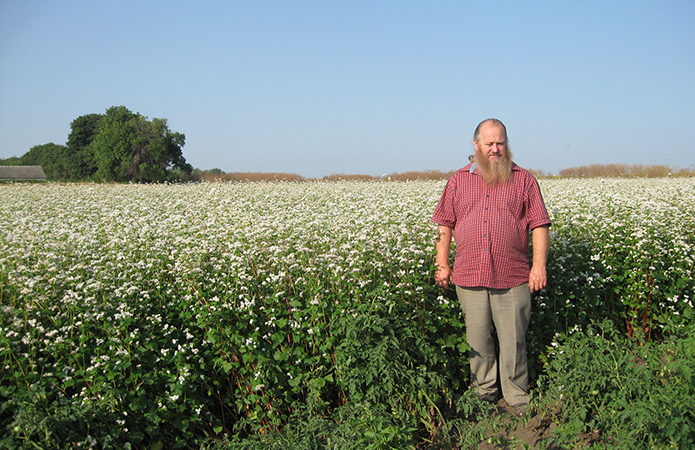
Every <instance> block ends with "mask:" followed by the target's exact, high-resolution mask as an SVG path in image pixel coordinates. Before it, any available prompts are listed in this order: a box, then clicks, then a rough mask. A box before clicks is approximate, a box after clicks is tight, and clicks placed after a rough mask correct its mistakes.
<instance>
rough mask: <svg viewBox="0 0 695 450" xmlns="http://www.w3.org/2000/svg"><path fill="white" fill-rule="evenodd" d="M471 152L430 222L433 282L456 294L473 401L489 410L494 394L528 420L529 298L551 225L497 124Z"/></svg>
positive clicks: (542, 277)
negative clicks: (433, 236) (433, 239)
mask: <svg viewBox="0 0 695 450" xmlns="http://www.w3.org/2000/svg"><path fill="white" fill-rule="evenodd" d="M473 146H474V147H475V156H474V158H473V162H471V163H470V164H468V165H467V166H465V167H463V168H462V169H460V170H458V171H457V172H456V173H455V174H454V175H453V176H452V177H451V179H449V181H448V183H447V185H446V188H445V189H444V192H443V193H442V196H441V199H440V200H439V203H438V204H437V207H436V209H435V211H434V214H433V216H432V221H433V222H435V223H436V224H437V225H438V227H437V233H438V239H437V242H436V244H435V248H436V266H437V271H436V273H435V281H436V283H437V285H439V286H441V287H443V288H445V289H446V288H448V287H449V285H450V284H454V285H455V286H456V294H457V296H458V299H459V303H460V304H461V308H462V309H463V312H464V314H465V320H466V338H467V340H468V345H469V346H470V347H471V351H470V368H471V385H472V386H474V387H475V390H476V393H477V394H478V396H480V397H481V398H482V399H484V400H487V401H491V402H495V401H496V400H497V399H498V398H499V394H500V390H501V394H502V395H503V396H504V399H505V400H506V402H507V403H508V404H509V405H510V406H512V407H513V408H514V413H515V414H516V415H517V416H523V415H524V414H527V413H528V412H529V411H528V404H529V388H528V384H529V380H528V360H527V352H526V331H527V329H528V324H529V320H530V316H531V293H532V292H535V291H538V290H540V289H543V288H544V287H545V286H546V283H547V275H546V267H545V266H546V257H547V253H548V244H549V232H548V228H549V227H550V218H549V216H548V212H547V211H546V208H545V204H544V203H543V198H542V196H541V191H540V188H539V186H538V182H537V181H536V179H535V178H534V177H533V176H532V175H531V174H530V173H529V172H528V171H526V170H524V169H522V168H521V167H519V166H517V165H516V164H514V162H512V155H511V152H510V151H509V144H508V139H507V129H506V127H505V126H504V124H503V123H502V122H500V121H499V120H497V119H486V120H484V121H482V122H481V123H480V124H479V125H478V127H477V128H476V129H475V133H474V134H473ZM529 230H532V236H533V237H532V243H533V257H532V264H531V265H529ZM452 237H453V239H454V241H455V243H456V256H455V258H454V269H453V271H452V269H451V267H450V265H449V251H450V249H451V242H452ZM494 332H496V333H497V340H498V342H499V360H498V357H497V354H496V351H495V341H494V335H493V333H494ZM498 374H499V381H498Z"/></svg>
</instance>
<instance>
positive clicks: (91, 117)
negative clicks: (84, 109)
mask: <svg viewBox="0 0 695 450" xmlns="http://www.w3.org/2000/svg"><path fill="white" fill-rule="evenodd" d="M103 117H104V116H103V114H96V113H95V114H86V115H84V116H80V117H78V118H77V119H75V120H73V121H72V122H71V123H70V130H71V131H70V134H69V135H68V141H67V161H66V164H67V166H68V171H69V172H70V177H71V178H72V179H74V180H84V179H88V178H90V177H91V176H92V175H94V174H95V173H96V171H97V165H96V161H95V160H94V153H93V151H92V149H91V147H90V144H91V143H92V141H93V140H94V137H95V136H96V134H97V126H98V124H99V121H100V120H101V119H102V118H103Z"/></svg>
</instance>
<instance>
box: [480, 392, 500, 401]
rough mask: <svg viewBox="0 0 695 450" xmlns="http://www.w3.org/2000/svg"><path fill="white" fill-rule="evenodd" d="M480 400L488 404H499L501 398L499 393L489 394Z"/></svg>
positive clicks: (482, 396)
mask: <svg viewBox="0 0 695 450" xmlns="http://www.w3.org/2000/svg"><path fill="white" fill-rule="evenodd" d="M479 398H480V400H482V401H484V402H488V403H497V400H499V399H500V396H499V394H498V393H497V392H494V393H489V394H485V395H481V396H479Z"/></svg>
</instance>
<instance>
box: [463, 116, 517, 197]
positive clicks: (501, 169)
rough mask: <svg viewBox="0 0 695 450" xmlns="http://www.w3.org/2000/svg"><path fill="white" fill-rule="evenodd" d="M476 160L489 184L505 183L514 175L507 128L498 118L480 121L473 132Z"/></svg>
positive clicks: (479, 169)
mask: <svg viewBox="0 0 695 450" xmlns="http://www.w3.org/2000/svg"><path fill="white" fill-rule="evenodd" d="M473 146H474V147H475V162H476V163H477V165H478V171H479V172H480V174H481V175H482V176H483V178H484V179H485V181H486V182H487V184H489V185H494V184H496V183H500V184H504V183H506V182H507V181H509V180H510V179H511V177H512V153H511V151H510V150H509V145H508V142H507V128H506V127H505V126H504V124H503V123H502V122H500V121H499V120H497V119H486V120H483V121H482V122H480V124H479V125H478V127H477V128H476V129H475V133H474V134H473Z"/></svg>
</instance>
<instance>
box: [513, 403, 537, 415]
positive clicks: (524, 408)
mask: <svg viewBox="0 0 695 450" xmlns="http://www.w3.org/2000/svg"><path fill="white" fill-rule="evenodd" d="M512 408H514V415H515V416H516V417H518V418H519V419H526V418H529V417H531V416H532V413H533V410H532V409H531V407H530V406H529V404H528V403H521V404H519V405H514V406H513V407H512Z"/></svg>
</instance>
